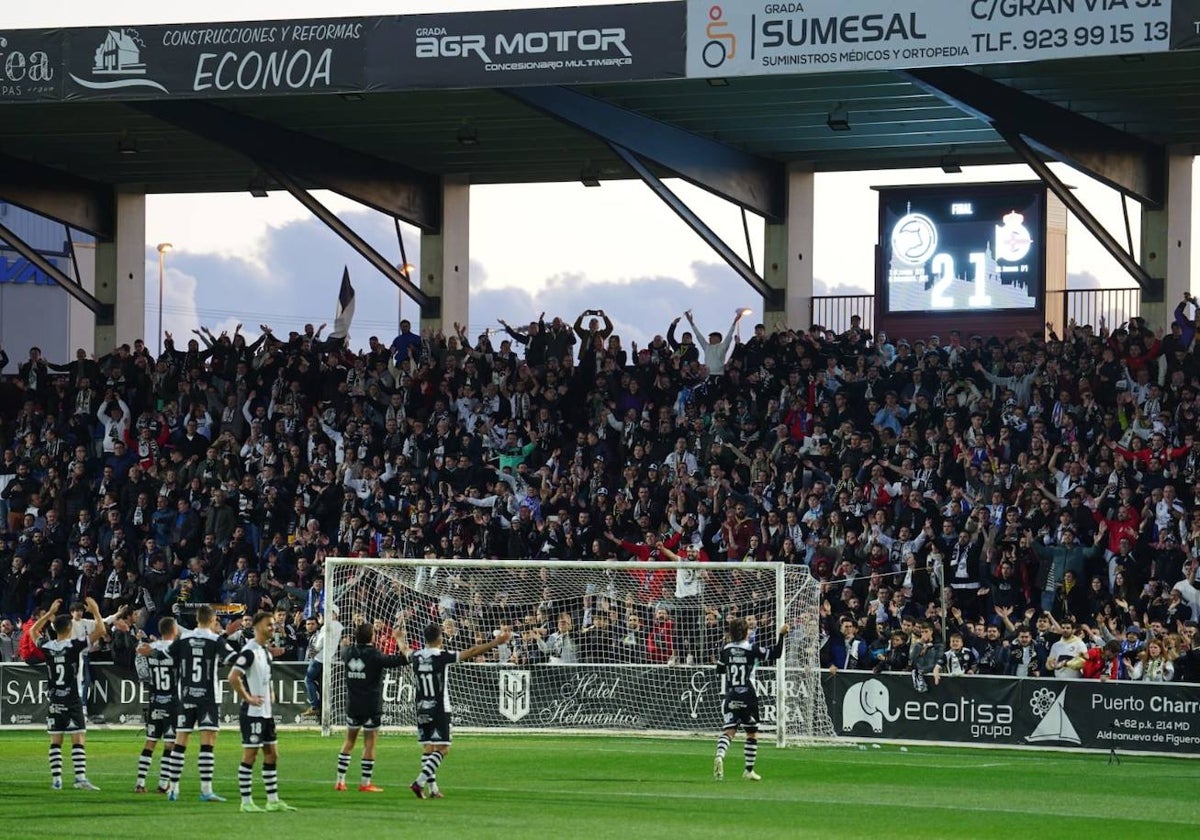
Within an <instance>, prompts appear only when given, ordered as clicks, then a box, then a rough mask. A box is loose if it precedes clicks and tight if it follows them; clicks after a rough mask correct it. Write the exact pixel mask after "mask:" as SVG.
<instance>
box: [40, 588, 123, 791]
mask: <svg viewBox="0 0 1200 840" xmlns="http://www.w3.org/2000/svg"><path fill="white" fill-rule="evenodd" d="M61 606H62V600H61V599H59V600H57V601H55V602H54V603H53V604H51V605H50V609H49V611H48V612H46V613H45V614H43V615H42V617H41V618H39V619H38V620H37V621H35V622H34V624H33V627H32V628H31V629H30V631H29V634H30V636H31V637H32V638H34V639H37V638H39V637H40V636H41V635H42V630H43V629H44V628H45V627H46V623H47V622H49V621H51V620H53V622H54V623H53V624H52V625H51V626H52V627H53V628H54V638H53V639H49V640H47V641H44V642H41V643H40V644H39V645H38V647H39V648H40V649H41V651H42V653H43V655H45V657H46V668H47V670H48V672H49V682H48V683H47V685H46V694H47V697H48V699H49V701H50V707H49V709H48V711H47V713H46V731H47V732H49V733H50V788H51V789H52V790H62V786H63V783H62V742H63V735H70V736H71V765H72V766H73V767H74V768H75V787H77V788H78V789H79V790H99V789H100V788H98V787H96V786H95V785H93V784H92V783H91V782H90V781H88V777H87V749H86V747H85V746H84V741H85V739H86V729H87V722H86V721H85V720H84V715H83V701H82V699H81V698H80V696H79V658H80V657H81V656H82V655H83V653H84V652H85V651H86V650H87V649H88V645H89V644H91V643H93V642H97V641H99V640H100V639H103V638H105V637H106V636H108V629H107V628H106V627H105V625H104V619H103V617H102V616H101V615H100V608H99V607H98V606H96V602H95V601H93V600H92V599H91V598H88V599H87V608H88V612H90V613H91V614H92V618H93V619H94V620H95V624H94V626H93V627H92V631H91V633H90V634H89V635H88V638H86V639H73V638H71V636H72V624H71V616H70V614H69V613H68V614H66V615H58V610H59V608H60V607H61Z"/></svg>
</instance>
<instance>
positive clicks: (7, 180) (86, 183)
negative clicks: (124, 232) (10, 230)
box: [0, 155, 116, 239]
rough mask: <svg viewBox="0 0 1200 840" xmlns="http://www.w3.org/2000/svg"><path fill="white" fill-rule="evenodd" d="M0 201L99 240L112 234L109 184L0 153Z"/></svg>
mask: <svg viewBox="0 0 1200 840" xmlns="http://www.w3.org/2000/svg"><path fill="white" fill-rule="evenodd" d="M0 200H3V201H7V202H8V203H9V204H15V205H17V206H18V207H23V208H25V209H26V210H29V211H32V212H34V213H38V214H40V215H42V216H46V217H48V218H51V219H54V220H55V221H59V222H62V223H63V224H64V225H68V226H70V227H73V228H75V229H76V230H83V231H87V232H88V233H91V234H94V235H95V236H96V237H97V238H99V239H112V238H113V236H114V235H115V222H114V214H115V208H116V194H115V193H114V192H113V188H112V186H110V185H109V184H101V183H99V182H97V181H92V180H89V179H87V178H80V177H79V176H78V175H72V174H70V173H67V172H63V171H61V170H59V169H54V168H53V167H49V166H43V165H42V164H40V163H33V162H32V161H28V160H21V159H20V158H15V157H10V156H8V155H0Z"/></svg>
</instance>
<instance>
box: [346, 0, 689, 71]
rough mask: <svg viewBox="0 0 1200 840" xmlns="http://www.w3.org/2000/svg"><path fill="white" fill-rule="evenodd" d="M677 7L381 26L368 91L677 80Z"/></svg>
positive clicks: (398, 20) (420, 18)
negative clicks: (369, 89)
mask: <svg viewBox="0 0 1200 840" xmlns="http://www.w3.org/2000/svg"><path fill="white" fill-rule="evenodd" d="M684 14H685V7H684V5H683V4H682V3H642V4H638V3H629V4H626V5H616V6H583V7H577V8H554V9H523V10H512V11H497V12H467V13H460V14H440V15H438V14H431V15H409V16H405V17H390V18H381V19H379V20H378V22H377V24H376V25H375V27H374V29H373V31H372V33H371V36H370V39H369V47H368V56H367V78H368V83H369V86H370V88H371V89H384V90H402V89H407V88H456V87H457V88H469V87H500V86H506V85H511V86H519V85H561V84H583V83H588V82H619V81H629V80H636V79H673V78H680V77H682V76H683V59H684V42H683V28H684Z"/></svg>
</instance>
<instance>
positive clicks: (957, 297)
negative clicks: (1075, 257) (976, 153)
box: [878, 183, 1046, 315]
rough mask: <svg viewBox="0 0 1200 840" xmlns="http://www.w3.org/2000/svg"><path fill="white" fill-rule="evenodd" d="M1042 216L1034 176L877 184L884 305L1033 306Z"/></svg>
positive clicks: (1038, 284) (892, 309) (891, 309)
mask: <svg viewBox="0 0 1200 840" xmlns="http://www.w3.org/2000/svg"><path fill="white" fill-rule="evenodd" d="M1045 220H1046V188H1045V186H1044V185H1042V184H1040V183H1017V184H963V185H954V186H952V187H947V186H936V187H886V188H881V189H880V190H879V244H880V254H881V262H882V264H881V266H880V273H881V275H882V276H881V278H880V281H881V282H880V283H879V284H878V288H879V289H880V290H881V292H882V294H883V295H884V311H885V312H887V313H889V314H892V313H909V312H911V313H921V314H926V315H927V314H931V313H937V312H960V313H961V312H991V311H1001V310H1008V311H1013V310H1035V309H1039V308H1040V307H1041V298H1042V290H1043V289H1044V288H1045V256H1046V221H1045Z"/></svg>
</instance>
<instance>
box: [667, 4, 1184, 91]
mask: <svg viewBox="0 0 1200 840" xmlns="http://www.w3.org/2000/svg"><path fill="white" fill-rule="evenodd" d="M687 26H688V32H687V74H688V76H689V77H693V78H696V77H709V78H712V77H727V76H761V75H769V74H782V75H787V74H792V75H794V74H800V73H828V72H831V71H844V70H913V69H917V68H921V67H937V66H950V65H973V64H1003V63H1008V62H1017V61H1043V60H1047V59H1064V58H1091V57H1095V56H1103V55H1128V54H1134V53H1138V54H1141V53H1157V52H1166V51H1167V50H1170V49H1184V48H1191V47H1196V46H1200V3H1197V2H1196V0H953V2H947V0H854V2H847V0H793V2H774V3H768V2H762V0H753V1H752V2H748V0H715V1H714V0H688V23H687Z"/></svg>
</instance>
